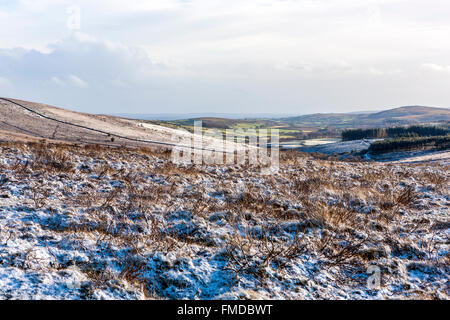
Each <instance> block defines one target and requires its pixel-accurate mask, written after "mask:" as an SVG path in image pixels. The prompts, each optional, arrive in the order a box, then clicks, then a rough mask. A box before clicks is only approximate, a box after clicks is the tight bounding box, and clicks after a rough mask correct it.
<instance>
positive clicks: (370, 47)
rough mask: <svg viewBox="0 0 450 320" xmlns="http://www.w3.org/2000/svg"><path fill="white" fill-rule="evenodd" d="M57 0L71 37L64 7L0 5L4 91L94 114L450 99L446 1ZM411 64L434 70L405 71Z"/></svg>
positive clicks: (24, 1)
mask: <svg viewBox="0 0 450 320" xmlns="http://www.w3.org/2000/svg"><path fill="white" fill-rule="evenodd" d="M70 5H76V6H78V7H79V8H80V9H81V20H80V22H81V25H80V27H81V32H76V33H74V32H73V30H69V29H68V28H67V19H68V15H67V7H68V6H69V5H68V4H67V3H66V2H64V1H58V0H42V1H31V0H20V1H16V4H15V5H14V6H10V7H8V8H7V9H5V8H3V7H2V5H1V4H0V39H2V43H1V45H0V46H1V47H2V48H3V49H2V48H0V72H1V73H2V76H3V77H5V78H7V79H8V81H10V82H11V83H14V85H15V88H12V87H10V88H9V89H8V90H9V91H6V92H7V93H8V92H9V93H10V94H11V95H12V94H15V95H16V96H17V97H30V98H33V99H35V100H39V99H41V100H42V99H45V101H46V102H49V103H50V102H51V103H54V104H60V105H63V106H64V105H66V106H67V105H68V106H73V107H79V108H80V109H83V110H85V111H93V110H95V111H98V112H112V111H113V110H115V111H116V112H120V111H123V110H119V109H120V108H123V107H124V106H125V105H126V106H128V107H130V108H131V107H133V108H134V109H133V110H134V112H156V113H157V112H159V111H160V110H162V111H164V112H170V111H173V112H183V111H189V112H196V111H199V112H201V111H216V112H217V111H220V110H223V109H224V108H226V109H227V110H230V111H232V112H233V111H235V112H239V111H241V112H242V111H245V112H251V111H261V110H264V111H265V112H271V111H273V110H274V109H276V110H280V111H281V110H282V111H284V112H298V113H302V112H308V110H309V109H308V107H309V108H310V109H311V110H313V111H326V110H330V109H331V110H332V109H333V108H342V109H345V110H351V109H352V108H353V109H354V108H359V106H363V107H364V108H368V107H371V106H373V107H376V108H380V107H383V106H385V105H386V106H392V105H396V104H439V105H450V97H449V96H448V94H446V91H447V89H446V87H448V84H449V83H448V82H446V81H440V80H441V78H444V76H443V73H444V72H447V71H446V70H447V69H448V67H447V66H450V58H449V57H450V42H449V41H446V39H447V38H448V34H449V33H450V2H448V0H430V1H427V2H424V1H422V0H366V1H360V0H341V1H329V0H296V1H293V0H285V1H276V0H252V1H250V0H249V1H241V0H229V1H222V0H191V1H179V0H152V1H147V0H129V1H127V5H126V6H124V4H123V1H120V0H98V1H95V2H94V1H90V0H77V1H74V2H72V3H71V4H70ZM11 30H13V32H11ZM12 48H14V49H12ZM17 48H19V49H17ZM423 61H433V62H435V64H425V65H424V66H422V68H420V69H418V66H421V65H422V63H423ZM430 71H432V72H430ZM438 71H439V72H438ZM440 77H441V78H440ZM431 83H434V84H435V85H434V87H433V90H431V91H430V90H429V91H428V92H427V91H426V89H427V90H428V89H429V88H430V84H431ZM81 88H82V89H83V90H80V89H81ZM369 88H370V89H369ZM393 88H395V90H394V89H393ZM417 88H419V89H417ZM3 91H5V90H3ZM368 104H370V105H368ZM106 105H107V106H106ZM133 110H131V111H133Z"/></svg>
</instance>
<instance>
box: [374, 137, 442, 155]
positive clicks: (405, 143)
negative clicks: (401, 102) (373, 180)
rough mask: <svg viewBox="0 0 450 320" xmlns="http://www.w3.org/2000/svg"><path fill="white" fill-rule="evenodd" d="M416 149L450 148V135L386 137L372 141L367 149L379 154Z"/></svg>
mask: <svg viewBox="0 0 450 320" xmlns="http://www.w3.org/2000/svg"><path fill="white" fill-rule="evenodd" d="M417 149H419V150H420V149H437V150H448V149H450V135H445V136H435V137H406V138H405V137H403V138H393V139H386V140H382V141H376V142H374V143H372V144H371V145H370V147H369V149H368V151H369V152H370V153H373V154H379V153H387V152H394V151H408V150H417Z"/></svg>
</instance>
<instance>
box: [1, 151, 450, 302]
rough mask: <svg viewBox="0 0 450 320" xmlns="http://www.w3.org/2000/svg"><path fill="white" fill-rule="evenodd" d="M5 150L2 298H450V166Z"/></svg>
mask: <svg viewBox="0 0 450 320" xmlns="http://www.w3.org/2000/svg"><path fill="white" fill-rule="evenodd" d="M0 149H1V156H0V298H1V299H263V298H266V299H394V298H395V299H398V298H400V299H449V286H448V275H449V266H450V263H449V262H450V261H449V247H448V246H449V227H450V221H449V204H450V197H449V189H448V182H449V170H448V166H447V165H445V164H444V165H442V164H439V163H433V164H390V163H365V162H352V163H346V162H338V161H322V160H310V159H308V158H306V157H305V156H303V155H301V154H300V153H296V152H287V153H283V154H282V159H281V164H280V166H281V167H280V172H279V173H278V174H277V175H272V176H262V175H261V174H260V172H261V170H260V168H257V167H252V166H206V165H205V166H186V165H184V166H183V165H175V164H173V163H171V161H170V160H169V157H168V153H157V152H150V151H149V150H146V149H139V150H130V149H125V148H124V149H112V148H101V147H98V146H87V147H75V146H62V145H59V146H57V145H45V144H3V145H2V146H1V147H0ZM371 266H377V267H379V268H380V271H381V272H380V274H381V283H380V287H379V288H368V286H367V280H368V277H369V276H370V274H369V272H368V268H369V267H371Z"/></svg>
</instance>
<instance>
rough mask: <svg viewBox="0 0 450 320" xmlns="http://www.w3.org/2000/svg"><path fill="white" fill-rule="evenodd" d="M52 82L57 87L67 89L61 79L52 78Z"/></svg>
mask: <svg viewBox="0 0 450 320" xmlns="http://www.w3.org/2000/svg"><path fill="white" fill-rule="evenodd" d="M50 81H51V83H53V84H56V85H57V86H60V87H65V86H66V85H67V84H66V83H65V82H64V81H63V80H61V79H60V78H59V77H56V76H54V77H52V78H51V79H50Z"/></svg>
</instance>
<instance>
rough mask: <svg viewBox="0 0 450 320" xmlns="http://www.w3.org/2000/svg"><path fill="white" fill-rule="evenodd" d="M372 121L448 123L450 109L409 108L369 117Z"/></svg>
mask: <svg viewBox="0 0 450 320" xmlns="http://www.w3.org/2000/svg"><path fill="white" fill-rule="evenodd" d="M367 118H368V119H372V120H387V119H389V120H398V121H418V122H429V121H448V120H450V109H444V108H432V107H422V106H409V107H400V108H395V109H390V110H386V111H381V112H377V113H372V114H369V115H368V116H367Z"/></svg>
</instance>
